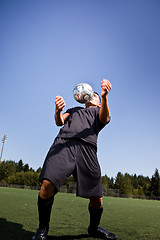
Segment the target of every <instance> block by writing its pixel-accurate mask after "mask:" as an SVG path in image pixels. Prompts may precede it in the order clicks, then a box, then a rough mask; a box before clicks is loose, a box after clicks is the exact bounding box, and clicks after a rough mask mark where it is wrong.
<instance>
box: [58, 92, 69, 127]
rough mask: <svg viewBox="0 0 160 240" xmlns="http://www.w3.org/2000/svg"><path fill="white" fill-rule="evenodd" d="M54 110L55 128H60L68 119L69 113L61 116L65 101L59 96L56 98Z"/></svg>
mask: <svg viewBox="0 0 160 240" xmlns="http://www.w3.org/2000/svg"><path fill="white" fill-rule="evenodd" d="M55 105H56V110H55V116H54V117H55V122H56V125H57V126H62V125H64V123H65V120H66V119H67V118H68V117H69V115H70V114H69V113H64V114H62V113H61V112H62V110H63V108H64V107H65V105H66V104H65V101H64V99H63V98H62V97H61V96H57V97H56V100H55Z"/></svg>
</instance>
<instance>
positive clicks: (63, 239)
mask: <svg viewBox="0 0 160 240" xmlns="http://www.w3.org/2000/svg"><path fill="white" fill-rule="evenodd" d="M85 238H89V235H88V234H80V235H63V236H48V237H47V240H70V239H71V240H76V239H85Z"/></svg>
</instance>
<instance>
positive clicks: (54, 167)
mask: <svg viewBox="0 0 160 240" xmlns="http://www.w3.org/2000/svg"><path fill="white" fill-rule="evenodd" d="M110 89H111V83H110V82H109V81H108V80H105V79H103V80H102V82H101V98H102V102H101V98H100V97H99V95H98V94H97V93H96V92H94V94H93V98H92V99H91V100H90V101H89V102H88V103H86V106H85V108H83V107H75V108H71V109H68V110H67V111H66V112H65V113H63V114H62V110H63V108H64V107H65V101H64V99H63V98H62V97H61V96H57V97H56V100H55V105H56V111H55V122H56V125H57V126H63V127H62V128H61V129H60V131H59V134H58V135H57V137H56V138H55V141H54V143H53V144H52V146H51V148H50V150H49V152H48V154H47V156H46V159H45V162H44V165H43V168H42V172H41V174H40V178H39V180H40V181H41V182H42V186H41V189H40V192H39V196H38V212H39V228H38V229H37V231H36V233H35V235H34V236H33V238H32V240H36V239H37V240H45V239H46V237H47V234H48V230H49V222H50V214H51V209H52V205H53V202H54V196H55V194H56V193H57V192H58V190H59V189H60V187H61V186H62V184H64V182H65V180H66V178H67V177H68V176H70V175H71V174H73V176H74V177H75V179H76V181H77V196H80V197H84V198H88V199H89V207H88V209H89V213H90V224H89V227H88V234H89V236H91V237H95V238H102V239H110V240H115V239H116V235H115V234H114V233H111V232H109V231H107V230H105V229H103V228H101V227H99V223H100V219H101V215H102V212H103V204H102V184H101V170H100V166H99V163H98V159H97V138H98V133H99V132H100V130H101V129H102V128H104V126H105V125H106V124H108V123H109V121H110V110H109V105H108V97H107V95H108V93H109V91H110Z"/></svg>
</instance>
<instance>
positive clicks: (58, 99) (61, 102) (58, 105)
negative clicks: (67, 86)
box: [55, 96, 66, 112]
mask: <svg viewBox="0 0 160 240" xmlns="http://www.w3.org/2000/svg"><path fill="white" fill-rule="evenodd" d="M55 104H56V111H58V112H60V111H62V110H63V108H64V107H65V105H66V104H65V101H64V99H63V97H61V96H56V100H55Z"/></svg>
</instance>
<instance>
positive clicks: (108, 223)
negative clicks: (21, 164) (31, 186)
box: [0, 188, 160, 240]
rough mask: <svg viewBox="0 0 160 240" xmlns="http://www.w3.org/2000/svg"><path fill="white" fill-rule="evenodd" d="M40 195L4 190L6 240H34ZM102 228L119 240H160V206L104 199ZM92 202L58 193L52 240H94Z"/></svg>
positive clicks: (1, 219) (0, 209)
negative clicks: (89, 230) (90, 233)
mask: <svg viewBox="0 0 160 240" xmlns="http://www.w3.org/2000/svg"><path fill="white" fill-rule="evenodd" d="M37 196H38V191H34V190H22V189H11V188H0V233H1V239H3V240H10V239H12V240H22V239H25V240H29V239H30V240H31V239H32V236H33V234H34V232H35V231H36V229H37V226H38V213H37ZM103 204H104V212H103V215H102V219H101V226H102V227H104V228H106V229H108V230H109V231H112V232H114V233H116V234H117V235H118V240H160V231H159V226H160V225H159V219H160V202H159V201H151V200H150V201H149V200H137V199H122V198H112V197H103ZM88 223H89V213H88V200H87V199H83V198H77V197H76V196H75V195H73V194H66V193H58V194H57V196H56V197H55V203H54V206H53V209H52V215H51V222H50V231H49V237H48V239H50V240H61V239H66V240H67V239H73V240H74V239H82V240H86V239H88V240H92V239H93V238H89V237H88V235H87V228H88Z"/></svg>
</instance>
